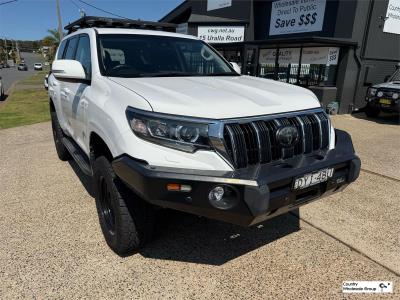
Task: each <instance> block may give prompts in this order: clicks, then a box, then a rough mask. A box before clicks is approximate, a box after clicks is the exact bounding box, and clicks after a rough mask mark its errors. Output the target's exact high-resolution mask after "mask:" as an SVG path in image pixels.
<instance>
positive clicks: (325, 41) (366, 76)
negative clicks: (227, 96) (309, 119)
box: [160, 0, 400, 113]
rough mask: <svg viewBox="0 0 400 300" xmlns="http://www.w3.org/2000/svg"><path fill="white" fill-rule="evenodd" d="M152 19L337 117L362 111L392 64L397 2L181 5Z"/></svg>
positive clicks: (399, 11) (194, 1)
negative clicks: (305, 95)
mask: <svg viewBox="0 0 400 300" xmlns="http://www.w3.org/2000/svg"><path fill="white" fill-rule="evenodd" d="M160 21H162V22H170V23H174V24H177V32H180V33H186V34H191V35H195V36H198V37H199V38H201V39H202V40H204V41H206V42H208V43H210V44H212V45H213V46H214V47H215V48H216V49H217V50H218V51H219V52H220V53H221V54H222V55H224V56H225V58H226V59H227V60H229V61H231V62H236V63H238V64H239V65H240V66H241V69H242V73H243V74H247V75H252V76H259V77H263V78H269V79H274V80H279V81H283V82H287V83H291V84H297V85H300V86H303V87H306V88H309V89H311V90H312V91H313V92H314V93H315V94H316V95H317V96H318V98H319V99H320V101H321V102H322V103H323V105H324V106H327V105H328V104H329V103H331V102H337V104H339V106H340V112H341V113H348V112H351V111H353V110H354V109H357V108H362V107H363V106H364V105H365V103H364V97H365V94H366V91H367V88H368V87H369V86H370V85H372V84H375V83H380V82H383V81H384V80H385V77H386V76H387V75H390V74H391V73H393V71H394V70H395V68H396V65H397V64H398V63H399V62H400V0H247V1H245V0H187V1H185V2H183V3H182V4H181V5H179V6H178V7H176V8H175V9H174V10H172V11H171V12H170V13H168V14H167V15H166V16H165V17H163V18H162V19H161V20H160Z"/></svg>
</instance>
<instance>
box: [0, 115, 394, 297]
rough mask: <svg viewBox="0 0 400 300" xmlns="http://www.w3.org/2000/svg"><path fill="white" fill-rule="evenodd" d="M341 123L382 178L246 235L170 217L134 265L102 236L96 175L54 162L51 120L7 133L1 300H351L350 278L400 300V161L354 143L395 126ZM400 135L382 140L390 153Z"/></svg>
mask: <svg viewBox="0 0 400 300" xmlns="http://www.w3.org/2000/svg"><path fill="white" fill-rule="evenodd" d="M334 122H335V124H336V126H337V127H342V128H344V127H349V128H350V131H352V134H353V138H354V139H355V142H356V147H357V148H358V150H359V152H360V155H361V157H362V160H363V167H365V168H368V167H370V169H371V171H373V172H376V173H377V174H375V173H371V172H370V171H369V170H370V169H368V171H363V172H362V174H361V177H360V179H359V181H358V182H357V183H355V184H354V185H352V186H350V187H349V188H348V189H346V190H345V191H344V192H343V193H341V194H338V195H334V196H332V197H329V198H325V199H323V200H321V201H319V202H316V203H313V204H309V205H307V206H305V207H304V208H302V209H301V210H300V220H299V218H297V217H296V216H295V215H294V214H287V215H284V216H281V217H278V218H275V219H273V220H270V221H268V222H265V223H263V224H262V225H261V226H257V227H253V228H241V227H237V226H232V225H229V224H224V223H219V222H215V221H211V220H207V219H204V218H198V217H194V216H190V215H185V214H180V213H174V212H164V213H163V214H162V215H161V218H160V221H159V225H158V228H159V230H158V234H157V236H156V238H155V240H154V241H153V242H152V243H151V244H149V245H148V246H147V247H146V248H145V249H144V250H142V251H141V252H140V253H138V254H135V255H132V256H130V257H126V258H120V257H118V256H116V255H115V254H113V252H112V251H111V250H109V248H108V247H107V246H106V244H105V242H104V240H103V237H102V234H101V231H100V228H99V225H98V220H97V214H96V208H95V203H94V200H93V198H92V197H91V196H90V194H91V188H90V186H91V185H90V178H87V177H85V176H84V175H83V174H82V173H81V172H80V171H79V170H78V168H77V166H76V165H75V164H74V163H73V162H71V163H65V162H61V161H59V160H58V159H57V157H56V154H55V151H54V145H53V141H52V137H51V127H50V123H41V124H36V125H30V126H24V127H19V128H13V129H6V130H0V205H1V207H2V209H1V210H0V241H1V243H0V283H1V284H0V299H14V298H21V299H36V298H39V299H54V298H57V299H79V298H96V299H97V298H98V299H112V298H118V299H137V298H145V299H155V298H169V299H183V298H193V299H305V298H312V299H344V298H346V299H347V298H350V297H348V296H345V295H344V294H342V293H341V285H342V281H344V280H387V281H394V285H395V292H396V294H394V295H385V297H384V298H385V299H398V297H399V293H400V288H399V285H400V280H399V279H400V278H399V272H400V266H399V261H400V249H399V248H400V247H399V244H400V243H399V236H400V235H399V226H398V224H399V213H398V212H399V209H400V207H399V206H400V205H399V203H400V201H399V200H400V195H399V190H400V188H399V182H398V180H397V177H396V176H397V175H396V176H393V174H398V173H395V171H396V170H395V168H393V170H394V171H393V172H392V171H391V170H390V169H388V168H389V167H390V165H391V164H397V165H399V163H400V157H399V156H393V157H392V162H391V164H389V163H387V164H386V163H384V160H381V161H380V162H379V163H375V162H372V161H370V160H372V159H374V160H375V157H376V156H375V155H374V152H370V151H369V150H368V149H365V150H363V149H362V146H359V143H360V145H361V142H358V140H359V139H360V136H368V134H367V133H368V132H371V131H372V130H377V131H383V132H387V128H391V127H390V126H388V127H386V126H382V127H381V126H380V124H377V123H373V122H372V123H366V122H370V121H365V120H359V119H355V118H352V117H350V116H338V117H336V118H335V120H334ZM366 124H367V125H368V126H367V125H366ZM353 130H354V132H353ZM366 131H367V132H366ZM398 132H399V131H398V130H397V131H395V130H394V131H391V133H387V134H385V135H383V139H384V141H386V140H387V142H386V144H385V145H386V147H395V146H396V144H395V143H389V140H390V139H392V140H394V139H396V138H397V139H398V138H399V133H398ZM380 136H381V135H379V134H376V139H375V140H374V142H375V143H376V144H379V143H383V142H384V141H381V140H379V137H380ZM397 150H398V148H397V149H395V148H392V151H397ZM384 151H385V153H390V149H384ZM371 153H372V154H371ZM371 155H372V158H371V157H370V156H371ZM379 174H384V175H385V176H389V177H392V176H393V178H394V179H390V178H387V177H385V176H381V175H379ZM351 298H353V297H351ZM354 298H368V299H376V296H375V297H374V296H373V295H370V297H366V296H365V295H364V296H361V297H356V296H354Z"/></svg>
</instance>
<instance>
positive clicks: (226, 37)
mask: <svg viewBox="0 0 400 300" xmlns="http://www.w3.org/2000/svg"><path fill="white" fill-rule="evenodd" d="M197 37H198V38H199V39H201V40H202V41H205V42H207V43H235V42H243V40H244V26H199V27H198V30H197Z"/></svg>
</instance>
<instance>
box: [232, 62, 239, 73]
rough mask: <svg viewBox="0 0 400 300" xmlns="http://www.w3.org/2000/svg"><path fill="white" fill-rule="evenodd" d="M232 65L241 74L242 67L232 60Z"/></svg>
mask: <svg viewBox="0 0 400 300" xmlns="http://www.w3.org/2000/svg"><path fill="white" fill-rule="evenodd" d="M230 64H231V66H232V67H233V69H234V70H235V72H236V73H238V74H241V73H242V69H241V68H240V67H239V65H238V64H237V63H235V62H230Z"/></svg>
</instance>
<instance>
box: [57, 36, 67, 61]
mask: <svg viewBox="0 0 400 300" xmlns="http://www.w3.org/2000/svg"><path fill="white" fill-rule="evenodd" d="M66 45H67V40H64V41H62V43H61V44H60V47H58V52H57V59H62V57H63V54H64V50H65V46H66Z"/></svg>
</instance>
